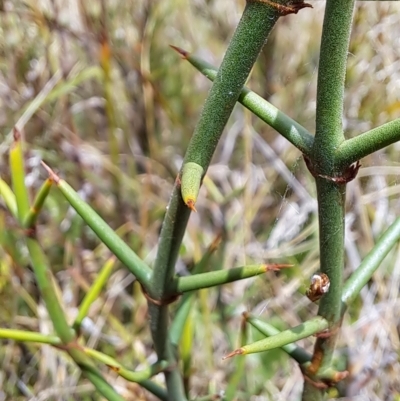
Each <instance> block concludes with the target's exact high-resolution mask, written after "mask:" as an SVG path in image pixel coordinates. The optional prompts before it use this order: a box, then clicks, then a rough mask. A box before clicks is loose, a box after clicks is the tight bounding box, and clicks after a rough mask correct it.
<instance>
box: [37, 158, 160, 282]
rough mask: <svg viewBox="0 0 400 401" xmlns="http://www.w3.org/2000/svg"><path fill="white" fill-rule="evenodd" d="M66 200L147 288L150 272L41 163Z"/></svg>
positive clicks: (112, 231)
mask: <svg viewBox="0 0 400 401" xmlns="http://www.w3.org/2000/svg"><path fill="white" fill-rule="evenodd" d="M42 164H43V166H44V167H45V168H46V170H47V172H48V173H49V175H50V177H51V178H52V179H53V181H54V183H55V184H56V185H57V187H58V188H59V189H60V191H61V193H62V194H63V195H64V197H65V198H66V199H67V201H68V202H69V204H70V205H71V206H72V207H73V208H74V209H75V210H76V212H77V213H78V214H79V215H80V216H81V217H82V219H83V220H84V221H85V222H86V224H87V225H88V226H89V227H90V228H91V229H92V230H93V231H94V232H95V234H96V235H97V236H98V237H99V238H100V239H101V240H102V242H103V243H104V244H105V245H107V247H108V248H109V249H110V250H111V252H112V253H113V254H114V255H115V256H116V257H117V258H118V259H119V260H120V261H121V262H122V263H123V264H124V265H125V266H126V267H127V268H128V269H129V270H130V271H131V272H132V274H134V275H135V276H136V278H137V279H138V281H139V282H140V283H141V284H142V285H143V286H144V287H145V288H148V287H149V285H150V279H151V276H152V270H151V269H150V267H149V266H147V264H146V263H145V262H143V260H142V259H140V258H139V256H137V255H136V253H135V252H134V251H133V250H132V249H131V248H129V246H128V245H127V244H126V243H125V242H124V241H123V240H122V239H121V238H120V237H119V236H118V235H117V234H116V233H115V231H114V230H113V229H112V228H111V227H110V226H109V225H108V224H107V223H106V222H105V221H104V220H103V219H102V218H101V217H100V216H99V215H98V214H97V213H96V212H95V211H94V210H93V209H92V208H91V207H90V206H89V205H88V204H87V203H86V202H85V201H83V200H82V199H81V198H80V196H79V195H78V194H77V193H76V192H75V191H74V189H73V188H72V187H71V186H70V185H68V184H67V183H66V182H65V181H64V180H61V179H60V178H59V177H58V176H57V175H56V174H55V173H54V172H53V171H52V170H51V169H50V168H49V167H48V166H47V165H46V164H44V163H42Z"/></svg>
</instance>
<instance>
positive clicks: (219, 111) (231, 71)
mask: <svg viewBox="0 0 400 401" xmlns="http://www.w3.org/2000/svg"><path fill="white" fill-rule="evenodd" d="M278 18H279V13H278V12H277V10H276V9H275V8H272V7H270V6H269V5H267V4H263V3H261V2H256V1H251V2H248V3H247V5H246V8H245V10H244V13H243V16H242V19H241V20H240V22H239V25H238V27H237V29H236V32H235V34H234V36H233V38H232V41H231V43H230V45H229V47H228V49H227V51H226V54H225V57H224V60H223V61H222V64H221V67H220V68H219V70H218V74H217V76H216V78H215V80H214V83H213V86H212V88H211V90H210V93H209V95H208V98H207V101H206V103H205V104H204V108H203V111H202V113H201V117H200V120H199V122H198V124H197V126H196V129H195V131H194V134H193V137H192V140H191V141H190V143H189V147H188V149H187V152H186V155H185V163H188V162H194V163H197V164H199V165H200V166H201V167H203V169H204V171H206V170H207V168H208V166H209V164H210V161H211V158H212V156H213V154H214V151H215V148H216V146H217V144H218V141H219V139H220V137H221V134H222V131H223V129H224V127H225V124H226V122H227V121H228V118H229V116H230V115H231V112H232V109H233V107H234V106H235V104H236V102H237V100H238V98H239V95H240V92H241V90H242V87H243V85H244V84H245V82H246V79H247V77H248V76H249V73H250V71H251V69H252V67H253V65H254V63H255V61H256V59H257V56H258V54H259V53H260V51H261V49H262V47H263V45H264V43H265V41H266V39H267V37H268V35H269V33H270V32H271V30H272V28H273V27H274V25H275V23H276V21H277V20H278Z"/></svg>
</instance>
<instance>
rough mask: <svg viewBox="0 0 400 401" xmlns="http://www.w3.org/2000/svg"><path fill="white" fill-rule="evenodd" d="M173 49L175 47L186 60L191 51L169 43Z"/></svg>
mask: <svg viewBox="0 0 400 401" xmlns="http://www.w3.org/2000/svg"><path fill="white" fill-rule="evenodd" d="M169 46H170V47H171V48H172V49H174V50H175V51H176V52H178V53H179V54H180V55H181V56H182V58H183V59H184V60H186V59H187V56H188V55H189V52H187V51H186V50H183V49H181V48H180V47H177V46H174V45H169Z"/></svg>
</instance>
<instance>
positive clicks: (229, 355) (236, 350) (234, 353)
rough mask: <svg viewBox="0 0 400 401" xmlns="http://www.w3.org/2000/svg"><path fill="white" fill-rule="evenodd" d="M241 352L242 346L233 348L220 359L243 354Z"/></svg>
mask: <svg viewBox="0 0 400 401" xmlns="http://www.w3.org/2000/svg"><path fill="white" fill-rule="evenodd" d="M243 354H244V350H243V348H238V349H235V351H232V352H230V353H229V354H228V355H225V356H224V357H223V358H222V360H223V361H225V359H228V358H232V357H233V356H236V355H243Z"/></svg>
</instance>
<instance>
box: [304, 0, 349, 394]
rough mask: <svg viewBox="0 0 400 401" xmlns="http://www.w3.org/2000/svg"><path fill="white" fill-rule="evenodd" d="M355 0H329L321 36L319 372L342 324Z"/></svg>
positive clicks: (315, 158)
mask: <svg viewBox="0 0 400 401" xmlns="http://www.w3.org/2000/svg"><path fill="white" fill-rule="evenodd" d="M354 3H355V1H354V0H327V2H326V9H325V18H324V25H323V32H322V40H321V55H320V63H319V73H318V88H317V116H316V135H315V141H314V147H313V151H312V156H311V159H312V161H311V164H312V173H313V174H314V176H315V177H316V185H317V194H318V215H319V230H320V232H319V236H320V261H321V271H322V272H323V273H325V274H327V275H328V277H329V279H330V288H329V292H328V293H327V294H326V295H324V296H323V297H322V299H321V302H320V307H319V311H318V314H319V315H320V316H322V317H324V318H325V319H326V320H328V321H329V325H330V332H329V334H328V335H327V336H326V337H324V338H322V337H320V338H318V339H317V341H316V344H315V348H314V355H313V359H312V363H311V366H310V368H309V373H310V374H311V375H312V376H313V377H314V378H317V380H318V377H321V375H322V374H323V372H324V371H325V370H327V369H329V368H330V366H331V362H332V355H333V352H334V349H335V344H336V339H337V333H338V328H339V326H340V310H341V288H342V285H343V265H344V217H345V209H344V206H345V199H346V183H344V182H343V183H340V182H339V181H338V180H337V179H336V178H337V177H340V176H341V175H343V174H344V170H339V168H338V167H337V166H335V159H334V157H335V152H336V150H337V148H338V147H339V145H340V144H341V143H342V142H343V141H344V135H343V127H342V118H343V97H344V82H345V75H346V62H347V53H348V46H349V41H350V33H351V23H352V18H353V10H354ZM324 394H325V391H324V389H322V388H321V387H320V386H314V385H311V384H310V383H308V382H307V383H306V384H305V387H304V392H303V400H307V401H310V400H322V399H323V398H324Z"/></svg>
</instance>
